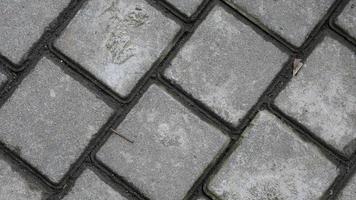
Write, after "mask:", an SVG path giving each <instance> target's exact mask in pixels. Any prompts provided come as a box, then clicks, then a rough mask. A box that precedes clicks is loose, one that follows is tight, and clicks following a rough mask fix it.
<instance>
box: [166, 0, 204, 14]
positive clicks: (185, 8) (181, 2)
mask: <svg viewBox="0 0 356 200" xmlns="http://www.w3.org/2000/svg"><path fill="white" fill-rule="evenodd" d="M167 1H168V2H169V3H171V4H173V5H174V6H175V7H176V8H178V9H179V10H180V11H182V12H183V13H185V14H186V15H188V16H191V15H192V14H193V13H194V12H195V11H196V10H197V8H198V7H199V5H200V4H201V3H202V2H203V0H167Z"/></svg>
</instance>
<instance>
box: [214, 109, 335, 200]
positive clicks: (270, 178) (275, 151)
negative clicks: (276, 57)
mask: <svg viewBox="0 0 356 200" xmlns="http://www.w3.org/2000/svg"><path fill="white" fill-rule="evenodd" d="M337 174H338V169H337V167H336V166H335V165H333V163H332V162H331V161H329V160H328V159H327V158H326V157H324V155H323V154H322V153H321V152H320V150H319V149H318V148H317V147H316V146H314V145H313V144H311V143H308V142H307V141H305V140H303V139H301V138H299V136H298V135H297V134H296V133H295V132H293V131H292V129H290V128H289V127H288V126H286V125H285V124H284V123H282V122H281V121H280V120H279V119H278V118H277V117H275V116H274V115H272V114H271V113H269V112H267V111H261V112H260V113H259V114H258V115H257V116H256V118H255V119H254V120H253V121H252V124H251V126H250V127H249V128H248V129H246V131H245V132H244V133H243V135H242V138H241V140H240V142H239V144H238V146H237V149H236V150H235V151H234V152H233V153H232V154H231V155H230V157H229V158H228V159H227V160H226V161H225V163H224V164H223V166H222V168H221V169H220V170H219V171H218V173H217V174H216V175H215V176H214V177H213V178H212V180H211V181H210V182H209V184H208V189H209V190H210V191H211V192H212V193H213V194H215V195H216V196H217V197H219V198H220V199H223V200H237V199H243V200H254V199H298V200H310V199H319V197H321V196H322V194H323V192H324V191H326V190H327V188H328V187H329V186H330V185H331V184H332V182H333V180H334V179H335V178H336V176H337Z"/></svg>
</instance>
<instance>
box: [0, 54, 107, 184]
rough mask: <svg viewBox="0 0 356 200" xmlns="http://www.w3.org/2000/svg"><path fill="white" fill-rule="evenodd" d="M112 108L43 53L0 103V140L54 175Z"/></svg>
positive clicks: (66, 165) (61, 172)
mask: <svg viewBox="0 0 356 200" xmlns="http://www.w3.org/2000/svg"><path fill="white" fill-rule="evenodd" d="M111 112H112V110H111V108H109V107H108V106H107V105H106V104H105V103H104V102H103V101H101V100H100V99H98V98H97V97H96V96H95V95H94V94H93V93H91V92H90V91H89V90H88V89H86V88H85V87H84V86H82V85H81V84H80V83H79V82H77V81H76V80H74V79H73V78H71V77H70V76H69V75H67V74H65V73H64V72H63V71H62V70H61V69H60V68H59V67H58V66H56V65H55V64H53V63H52V62H51V61H49V60H48V59H46V58H43V59H42V60H41V61H39V63H38V64H37V66H36V67H35V69H34V71H33V72H31V73H30V74H29V75H28V76H27V77H26V78H25V79H24V80H23V81H22V83H21V84H20V86H19V87H18V89H17V90H16V91H15V92H14V94H12V96H11V97H10V99H9V100H7V102H6V103H5V104H4V105H3V106H2V107H1V109H0V132H1V134H0V141H2V142H4V143H5V144H6V145H8V146H9V147H10V148H11V149H13V150H14V151H16V152H17V153H18V154H20V156H21V157H22V158H24V159H25V160H27V161H28V162H29V163H31V164H32V165H33V166H34V167H36V168H37V169H39V170H40V171H41V172H42V173H44V174H45V175H47V176H48V177H49V178H50V179H51V180H52V181H58V180H59V179H60V178H61V177H62V176H63V175H64V173H65V172H67V170H68V169H69V166H70V165H71V164H72V163H73V162H74V161H75V160H76V159H77V158H78V156H79V155H80V153H81V152H82V151H83V149H84V148H85V146H86V145H87V144H88V142H89V140H90V139H91V138H92V136H93V135H94V134H95V133H97V131H98V130H99V128H100V127H101V126H102V125H103V124H104V123H105V122H106V121H107V119H108V118H109V116H110V114H111Z"/></svg>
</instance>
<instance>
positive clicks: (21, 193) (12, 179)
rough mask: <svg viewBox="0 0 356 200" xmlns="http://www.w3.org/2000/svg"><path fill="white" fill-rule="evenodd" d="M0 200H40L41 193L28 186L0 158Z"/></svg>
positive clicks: (35, 188) (32, 186)
mask: <svg viewBox="0 0 356 200" xmlns="http://www.w3.org/2000/svg"><path fill="white" fill-rule="evenodd" d="M0 185H1V187H0V200H9V199H16V200H28V199H31V200H41V199H42V191H41V190H40V189H39V188H37V187H36V186H35V185H32V184H29V183H28V182H27V181H26V180H25V179H24V178H22V177H21V175H20V174H19V173H18V172H16V171H14V170H13V169H12V168H11V166H10V165H9V164H8V163H6V162H5V161H4V160H2V159H1V158H0Z"/></svg>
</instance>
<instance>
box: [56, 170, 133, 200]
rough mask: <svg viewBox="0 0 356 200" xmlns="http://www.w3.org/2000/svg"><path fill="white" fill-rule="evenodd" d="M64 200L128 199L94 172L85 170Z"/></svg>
mask: <svg viewBox="0 0 356 200" xmlns="http://www.w3.org/2000/svg"><path fill="white" fill-rule="evenodd" d="M63 200H127V199H126V198H125V197H123V196H121V194H120V193H118V192H117V191H115V190H114V189H113V188H112V187H110V186H109V185H107V184H106V183H105V182H103V181H102V180H101V179H100V178H99V177H98V176H97V175H96V174H95V173H94V172H92V171H90V170H85V171H84V172H83V174H82V175H80V177H79V178H78V180H77V181H76V182H75V185H74V187H73V188H72V189H71V191H70V192H69V193H68V194H67V196H65V197H64V198H63Z"/></svg>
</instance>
